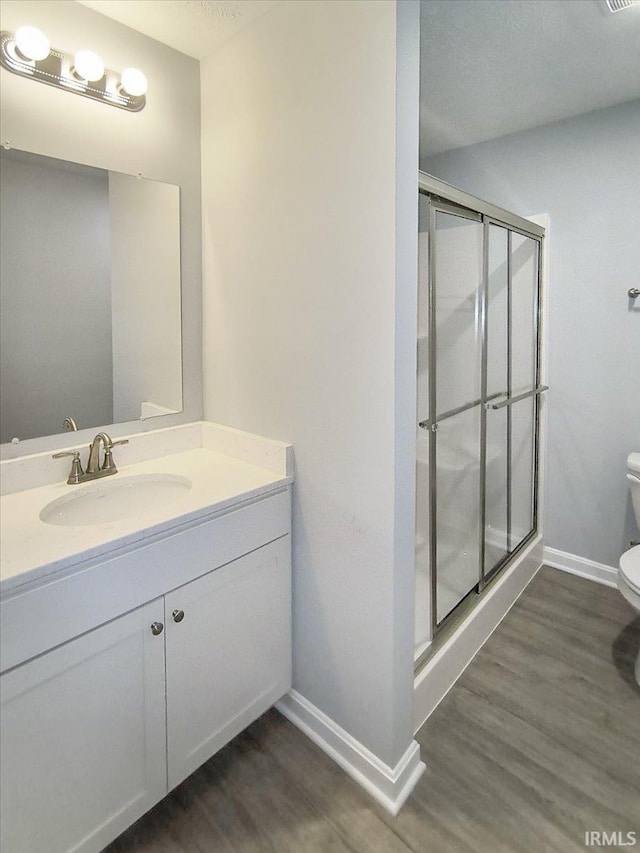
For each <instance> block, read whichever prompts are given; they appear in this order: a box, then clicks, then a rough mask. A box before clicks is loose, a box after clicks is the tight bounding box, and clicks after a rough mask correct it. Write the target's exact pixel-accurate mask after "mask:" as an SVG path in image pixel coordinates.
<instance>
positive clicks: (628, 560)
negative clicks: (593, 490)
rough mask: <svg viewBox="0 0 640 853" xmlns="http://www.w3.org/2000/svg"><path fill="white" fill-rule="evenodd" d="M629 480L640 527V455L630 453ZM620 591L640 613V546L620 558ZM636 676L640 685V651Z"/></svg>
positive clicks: (639, 652) (636, 665)
mask: <svg viewBox="0 0 640 853" xmlns="http://www.w3.org/2000/svg"><path fill="white" fill-rule="evenodd" d="M627 480H628V481H629V487H630V489H631V500H632V502H633V508H634V511H635V514H636V521H637V522H638V527H640V453H630V454H629V458H628V459H627ZM618 589H619V590H620V592H621V593H622V594H623V595H624V597H625V598H626V599H627V601H628V602H629V604H630V605H631V606H632V607H633V608H635V610H637V612H638V613H640V545H636V546H635V547H633V548H631V549H630V550H629V551H625V553H624V554H623V555H622V557H620V568H619V570H618ZM634 674H635V678H636V681H637V682H638V685H640V649H639V650H638V656H637V658H636V664H635V669H634Z"/></svg>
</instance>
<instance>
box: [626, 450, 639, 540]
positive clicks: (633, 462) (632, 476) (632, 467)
mask: <svg viewBox="0 0 640 853" xmlns="http://www.w3.org/2000/svg"><path fill="white" fill-rule="evenodd" d="M627 480H628V481H629V488H630V489H631V500H632V502H633V509H634V511H635V514H636V522H637V523H638V527H640V453H630V454H629V456H628V458H627Z"/></svg>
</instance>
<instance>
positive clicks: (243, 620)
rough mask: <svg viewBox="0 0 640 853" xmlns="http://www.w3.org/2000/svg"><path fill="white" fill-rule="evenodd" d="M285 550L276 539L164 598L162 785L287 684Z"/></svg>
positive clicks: (195, 763)
mask: <svg viewBox="0 0 640 853" xmlns="http://www.w3.org/2000/svg"><path fill="white" fill-rule="evenodd" d="M288 549H289V537H286V539H284V540H283V539H280V540H278V541H277V542H273V543H271V544H270V545H266V546H265V547H264V548H259V549H258V550H257V551H253V552H252V553H251V554H247V555H246V556H245V557H242V558H240V559H239V560H235V561H234V562H233V563H230V564H229V565H227V566H223V567H222V568H220V569H218V570H217V571H215V572H211V573H210V574H207V575H205V576H204V577H202V578H199V579H198V580H195V581H192V582H191V583H189V584H187V585H186V586H183V587H181V588H180V589H176V590H174V591H173V592H171V593H170V594H169V595H167V596H166V597H165V601H164V606H165V623H166V641H165V642H166V656H167V657H166V669H167V749H168V765H167V766H168V780H169V790H171V789H172V788H174V787H175V786H176V785H178V784H179V783H180V782H182V780H183V779H185V778H186V777H187V776H189V774H190V773H192V772H193V771H194V770H195V769H196V768H197V767H199V766H200V765H201V764H202V763H203V762H204V761H206V760H207V759H208V758H210V757H211V756H212V755H213V754H214V753H215V752H217V751H218V749H220V747H222V746H224V744H225V743H227V742H228V741H230V740H231V738H233V737H235V736H236V735H237V734H238V733H239V732H241V731H242V730H243V729H244V728H245V727H246V726H247V725H248V724H249V723H250V722H252V721H253V720H255V719H256V717H258V716H259V715H260V714H261V713H263V711H265V710H266V709H267V708H269V707H270V706H271V705H273V703H274V702H275V701H276V700H277V699H279V698H280V697H281V696H282V695H283V694H284V693H286V692H287V690H288V689H289V687H290V686H291V622H290V612H291V580H290V570H289V562H290V556H289V553H288ZM176 620H177V621H176Z"/></svg>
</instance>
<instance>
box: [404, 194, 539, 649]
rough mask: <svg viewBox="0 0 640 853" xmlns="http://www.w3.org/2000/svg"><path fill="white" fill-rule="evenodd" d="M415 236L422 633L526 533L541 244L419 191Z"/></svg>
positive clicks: (531, 495) (533, 452) (531, 506)
mask: <svg viewBox="0 0 640 853" xmlns="http://www.w3.org/2000/svg"><path fill="white" fill-rule="evenodd" d="M420 232H421V233H420V240H419V252H420V256H419V268H420V271H419V322H418V326H419V340H418V418H419V429H418V468H417V479H418V501H417V531H418V548H417V552H416V553H417V562H418V575H419V577H422V578H423V579H424V576H425V571H424V569H425V566H426V565H427V563H428V566H429V570H428V571H427V572H426V576H427V577H429V579H430V584H429V587H430V589H429V591H428V593H429V594H430V614H431V629H432V633H433V632H435V631H436V630H437V629H438V627H439V626H440V625H442V623H443V622H444V620H445V619H446V618H447V617H448V616H449V615H450V614H451V613H452V612H453V611H454V610H455V609H456V608H457V607H458V605H459V604H460V603H461V602H462V601H463V600H464V599H466V598H467V597H468V596H469V595H470V594H471V593H473V592H479V591H481V590H482V589H483V587H484V585H485V584H486V583H487V582H488V581H489V580H490V579H491V578H492V577H493V576H494V575H495V574H497V572H498V571H499V570H500V568H501V567H503V566H505V565H506V564H507V563H508V561H509V560H510V558H511V557H512V556H513V554H514V553H515V552H516V551H517V550H518V549H519V548H520V547H521V546H522V544H523V542H525V541H527V540H528V539H529V538H530V537H531V536H532V534H533V533H534V532H535V527H536V467H537V431H538V430H537V421H538V394H539V393H540V391H541V390H543V389H542V388H541V387H540V386H539V384H538V381H539V328H538V327H539V308H538V306H539V253H540V238H539V237H538V236H537V235H536V234H535V233H532V234H528V233H526V232H525V231H523V230H520V229H517V228H515V227H513V225H511V224H510V223H507V222H503V221H500V220H499V219H497V218H496V217H495V216H493V215H492V216H489V215H487V214H485V213H483V212H482V211H481V210H473V209H471V208H467V207H464V206H461V205H458V204H454V203H453V202H451V201H449V200H443V199H442V198H441V197H435V196H432V195H428V194H426V193H424V192H422V193H421V194H420ZM417 589H418V587H417ZM419 594H424V591H422V590H421V591H419Z"/></svg>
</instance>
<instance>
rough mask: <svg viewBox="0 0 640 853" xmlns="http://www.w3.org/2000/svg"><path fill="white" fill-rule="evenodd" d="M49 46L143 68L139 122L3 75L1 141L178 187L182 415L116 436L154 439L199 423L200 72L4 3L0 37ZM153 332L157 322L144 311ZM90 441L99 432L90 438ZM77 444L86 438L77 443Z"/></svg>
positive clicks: (134, 42)
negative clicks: (165, 430) (30, 38)
mask: <svg viewBox="0 0 640 853" xmlns="http://www.w3.org/2000/svg"><path fill="white" fill-rule="evenodd" d="M27 17H28V23H30V24H31V25H33V26H36V27H39V28H40V29H42V30H43V31H44V32H45V33H46V34H47V36H48V37H49V40H50V42H51V44H52V45H53V46H54V47H57V48H60V49H62V50H67V51H69V52H71V53H72V52H73V51H75V50H77V49H79V48H80V47H88V48H90V49H91V50H95V51H96V52H97V53H98V54H100V56H102V58H103V60H104V62H105V65H107V67H109V68H114V69H122V68H125V67H126V66H127V65H133V66H136V67H139V68H141V69H142V70H143V71H144V73H145V74H146V75H147V78H148V80H149V92H148V94H147V104H146V106H145V108H144V109H143V110H142V111H141V112H139V113H129V112H126V111H125V110H119V109H115V108H113V107H109V106H106V105H105V104H101V103H98V102H94V101H91V100H89V99H87V98H82V97H79V96H78V95H75V94H72V93H70V92H64V91H59V90H57V89H53V88H52V87H50V86H45V85H42V84H40V83H37V82H33V81H31V80H26V79H23V78H20V77H18V76H16V75H15V74H11V73H9V72H7V71H5V70H3V71H2V74H0V86H1V93H0V120H1V125H2V141H3V142H4V141H6V140H8V141H9V143H10V144H11V146H12V148H17V149H21V150H24V151H32V152H35V153H38V154H45V155H48V156H50V157H58V158H60V159H62V160H72V161H75V162H78V163H85V164H88V165H93V166H98V167H100V168H103V169H106V170H111V171H115V172H124V173H127V174H133V175H135V174H136V173H138V172H142V173H143V175H144V176H145V177H147V178H153V179H155V180H159V181H165V182H167V183H170V184H178V185H179V186H180V191H181V192H180V202H181V226H182V231H181V240H182V245H181V272H182V341H183V372H184V403H185V405H184V411H183V412H182V413H181V414H179V415H169V416H165V417H162V418H152V419H151V420H149V421H146V422H144V423H140V422H135V423H134V424H131V423H129V424H119V425H117V426H114V427H113V430H112V432H113V435H123V434H125V433H127V432H130V431H131V429H132V428H134V429H135V430H136V431H140V430H145V429H147V430H148V429H157V428H158V427H160V426H168V425H170V424H176V423H185V422H188V421H192V420H194V419H197V418H200V417H201V416H202V291H201V283H202V279H201V220H200V194H201V184H200V66H199V63H198V62H197V60H195V59H192V58H191V57H188V56H185V55H184V54H182V53H178V52H177V51H175V50H172V49H171V48H169V47H166V46H165V45H163V44H160V42H157V41H154V40H153V39H150V38H148V37H147V36H144V35H142V34H141V33H138V32H136V31H135V30H132V29H130V28H129V27H125V26H123V25H122V24H120V23H118V22H117V21H113V20H111V19H110V18H106V17H104V16H103V15H100V14H98V13H97V12H94V11H93V10H91V9H88V8H86V7H85V6H82V5H80V4H79V3H74V2H71V0H34V2H18V0H3V3H2V26H3V29H8V30H13V31H15V29H16V28H17V27H18V26H19V25H20V24H23V23H24V22H25V20H26V19H27ZM149 311H150V318H149V319H150V322H152V321H153V316H152V311H153V307H152V306H150V308H149ZM94 431H95V430H94ZM77 438H78V441H79V442H84V441H85V439H90V438H91V434H90V433H89V432H87V433H86V434H85V435H78V436H77ZM68 444H69V435H68V434H60V435H56V436H53V437H49V438H46V439H33V440H30V441H28V442H25V443H21V444H20V445H16V446H13V445H3V446H2V449H1V451H0V452H1V453H2V455H3V456H10V455H12V456H16V455H21V454H24V453H34V452H37V451H39V450H45V449H50V448H55V447H62V446H65V445H68Z"/></svg>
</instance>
